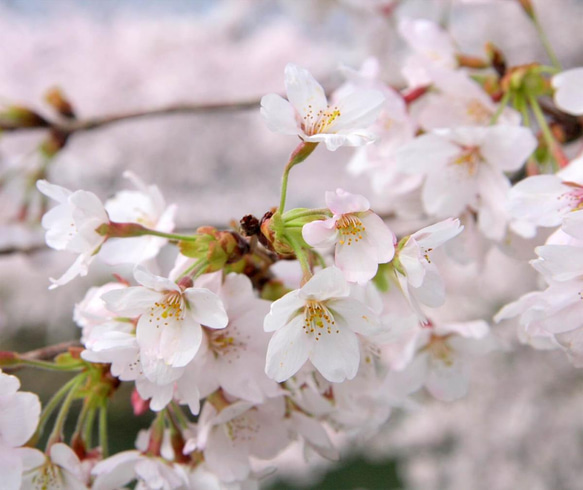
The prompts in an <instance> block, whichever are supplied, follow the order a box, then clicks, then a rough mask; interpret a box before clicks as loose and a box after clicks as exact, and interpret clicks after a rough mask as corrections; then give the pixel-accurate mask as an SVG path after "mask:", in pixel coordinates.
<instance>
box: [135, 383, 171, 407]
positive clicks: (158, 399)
mask: <svg viewBox="0 0 583 490" xmlns="http://www.w3.org/2000/svg"><path fill="white" fill-rule="evenodd" d="M136 390H138V393H139V395H140V397H141V398H143V399H144V400H150V405H149V406H150V408H151V409H152V410H154V411H155V412H159V411H160V410H164V408H165V407H166V406H167V405H168V404H169V403H170V402H171V401H172V396H173V395H174V383H168V384H164V385H163V384H158V383H154V382H151V381H149V380H147V379H143V378H138V379H137V380H136Z"/></svg>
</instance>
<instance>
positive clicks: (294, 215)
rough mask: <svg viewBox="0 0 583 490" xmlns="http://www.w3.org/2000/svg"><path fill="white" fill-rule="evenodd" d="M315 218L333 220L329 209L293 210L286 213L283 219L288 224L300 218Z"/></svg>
mask: <svg viewBox="0 0 583 490" xmlns="http://www.w3.org/2000/svg"><path fill="white" fill-rule="evenodd" d="M312 216H314V217H315V218H316V219H326V218H331V217H332V213H331V212H330V210H329V209H327V208H319V209H291V210H289V211H288V212H287V213H284V214H283V216H282V218H283V221H285V222H286V223H287V222H289V221H293V220H295V219H298V218H310V217H312Z"/></svg>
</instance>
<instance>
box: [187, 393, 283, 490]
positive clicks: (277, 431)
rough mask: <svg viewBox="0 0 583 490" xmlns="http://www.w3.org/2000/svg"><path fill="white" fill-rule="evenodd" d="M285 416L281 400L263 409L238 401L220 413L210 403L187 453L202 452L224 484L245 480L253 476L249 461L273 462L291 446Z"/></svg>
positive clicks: (274, 400)
mask: <svg viewBox="0 0 583 490" xmlns="http://www.w3.org/2000/svg"><path fill="white" fill-rule="evenodd" d="M284 414H285V404H284V400H283V398H282V397H277V398H271V399H269V400H268V401H266V402H265V403H262V404H261V405H254V404H252V403H249V402H244V401H236V402H234V403H232V404H229V405H228V406H226V407H225V408H223V409H222V410H221V411H219V412H217V410H216V409H215V407H213V405H212V404H210V403H207V404H205V406H204V408H203V410H202V412H201V415H200V419H199V435H198V437H197V439H195V440H192V441H189V443H187V447H186V448H185V451H189V450H192V449H194V448H196V449H199V450H202V451H203V453H204V459H205V463H206V465H207V467H208V468H209V469H210V470H211V471H213V472H214V473H215V474H216V475H217V476H218V477H219V478H220V479H221V480H222V481H224V482H234V481H241V480H245V479H247V478H248V477H249V476H250V475H251V461H250V459H249V458H250V457H256V458H260V459H271V458H273V457H274V456H275V455H276V454H277V453H278V452H279V451H281V450H282V449H284V448H285V447H286V446H287V445H288V444H289V442H290V440H289V438H288V433H287V429H286V426H285V424H284V423H283V417H284Z"/></svg>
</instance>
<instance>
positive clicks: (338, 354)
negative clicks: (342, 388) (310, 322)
mask: <svg viewBox="0 0 583 490" xmlns="http://www.w3.org/2000/svg"><path fill="white" fill-rule="evenodd" d="M319 339H320V340H318V341H314V345H313V348H312V353H311V354H310V361H312V364H313V365H314V367H315V368H316V369H317V370H318V371H320V374H321V375H322V376H324V378H326V379H327V380H328V381H330V382H332V383H341V382H342V381H345V380H347V379H353V378H354V377H355V376H356V373H357V372H358V365H359V364H360V348H359V345H358V338H357V337H356V334H355V333H354V332H352V331H351V330H350V329H347V328H341V329H338V330H335V331H333V332H332V333H330V334H328V333H325V334H323V335H321V336H320V337H319Z"/></svg>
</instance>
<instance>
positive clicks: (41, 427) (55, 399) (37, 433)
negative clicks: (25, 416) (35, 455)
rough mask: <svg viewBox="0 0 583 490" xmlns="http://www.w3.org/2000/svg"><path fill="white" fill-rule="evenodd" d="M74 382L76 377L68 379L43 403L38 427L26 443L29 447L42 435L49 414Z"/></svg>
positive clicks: (34, 444)
mask: <svg viewBox="0 0 583 490" xmlns="http://www.w3.org/2000/svg"><path fill="white" fill-rule="evenodd" d="M76 383H77V377H74V378H72V379H70V380H69V381H67V382H66V383H65V384H64V385H63V386H61V388H59V391H57V392H56V393H55V394H54V395H53V396H52V398H51V399H50V400H49V402H48V403H47V404H46V405H45V408H43V411H42V413H41V416H40V419H39V421H38V427H37V429H36V431H35V433H34V434H33V436H32V437H31V438H30V440H29V441H28V442H27V443H26V445H27V446H29V447H34V446H36V443H37V442H38V440H39V439H40V437H41V436H42V434H43V432H44V428H45V425H46V424H47V421H48V420H49V418H50V417H51V415H52V414H53V412H54V411H55V408H57V406H58V405H59V403H61V400H62V399H63V398H64V397H65V395H66V394H67V392H68V391H69V390H70V389H71V387H72V386H73V385H75V384H76Z"/></svg>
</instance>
